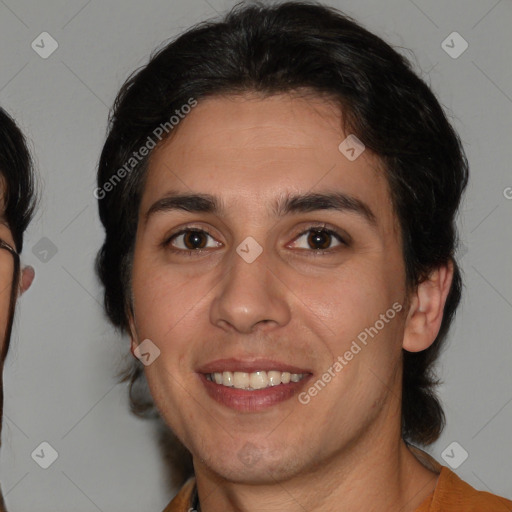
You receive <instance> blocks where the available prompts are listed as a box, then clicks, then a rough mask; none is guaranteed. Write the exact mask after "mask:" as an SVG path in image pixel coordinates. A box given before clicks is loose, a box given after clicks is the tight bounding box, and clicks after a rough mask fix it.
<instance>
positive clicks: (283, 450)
mask: <svg viewBox="0 0 512 512" xmlns="http://www.w3.org/2000/svg"><path fill="white" fill-rule="evenodd" d="M347 135H348V134H343V133H342V131H341V116H340V111H339V109H337V108H335V107H334V106H333V105H332V104H330V103H328V102H326V101H324V100H321V99H318V100H311V99H307V100H306V99H303V98H299V97H294V96H291V95H276V96H272V97H269V98H266V99H261V98H258V97H256V96H243V97H215V98H209V99H206V100H203V101H200V102H199V104H198V106H197V107H195V108H194V109H193V110H192V112H191V113H190V114H188V116H187V117H186V118H185V119H184V120H183V121H181V123H180V126H179V129H178V130H177V132H176V133H175V134H174V135H173V137H172V139H170V140H169V141H168V142H167V143H166V144H165V145H163V146H161V147H159V148H157V150H155V152H154V153H153V155H152V158H151V161H150V167H149V171H148V177H147V182H146V186H145V190H144V193H143V197H142V202H141V207H140V215H139V226H138V231H137V237H136V244H135V253H134V261H133V275H132V283H133V288H132V291H133V297H134V304H133V305H134V318H133V319H132V333H133V348H135V347H136V346H137V345H138V344H139V343H140V342H142V341H143V340H146V339H150V340H151V342H152V343H153V344H154V345H156V346H157V347H158V349H159V350H160V355H159V357H157V358H156V359H155V361H154V362H153V363H151V364H150V365H149V366H147V367H146V376H147V379H148V383H149V386H150V389H151V393H152V395H153V398H154V400H155V403H156V405H157V407H158V408H159V410H160V412H161V414H162V415H163V417H164V419H165V421H166V422H167V423H168V425H169V426H170V427H171V428H172V429H173V430H174V432H175V433H176V434H177V435H178V437H179V438H180V439H181V440H182V441H183V442H184V444H185V445H186V446H187V447H188V448H189V450H190V451H191V452H192V454H193V455H194V459H195V464H196V470H197V467H198V466H202V467H204V468H207V470H212V471H214V472H215V473H217V474H220V475H223V476H224V477H226V478H229V479H231V480H240V481H244V480H247V481H252V482H254V481H258V480H260V481H266V480H269V481H271V478H286V477H290V476H293V475H294V474H297V473H300V472H304V471H307V470H308V469H311V468H313V467H315V466H316V465H318V464H319V462H321V461H322V460H328V459H329V458H332V456H333V455H336V454H338V453H340V452H341V451H343V450H346V449H348V447H349V446H350V444H351V442H352V441H354V440H355V439H357V438H360V436H361V435H364V434H367V435H377V434H376V432H377V430H378V431H380V432H381V433H382V432H385V431H389V430H393V429H394V428H397V425H398V428H399V422H400V415H399V407H400V404H399V401H398V400H397V398H396V397H397V396H399V394H400V379H399V375H400V371H399V369H400V365H399V362H400V358H401V347H402V339H403V330H404V315H403V314H398V313H397V314H396V315H393V318H392V319H390V318H389V317H390V316H391V314H388V315H387V316H386V312H387V311H389V310H390V309H392V308H393V304H396V303H398V304H400V305H401V304H403V303H404V298H405V270H404V263H403V258H402V251H401V241H400V235H399V230H398V228H397V222H396V219H395V217H394V214H393V210H392V205H391V199H390V196H389V192H388V187H387V183H386V179H385V176H384V174H383V173H382V172H381V171H379V168H378V162H377V160H376V159H375V158H374V157H373V156H372V155H371V154H370V152H369V151H365V152H363V153H362V154H361V155H360V156H359V157H358V158H357V159H356V160H354V161H350V160H349V159H347V158H346V156H345V155H344V154H342V153H341V152H340V150H339V149H338V146H339V144H340V143H341V142H342V141H343V140H344V139H345V137H346V136H347ZM171 192H174V193H180V194H194V193H195V194H210V195H212V196H215V197H217V198H218V200H219V203H220V205H221V206H222V207H223V210H222V211H221V212H218V213H212V212H195V213H194V212H189V211H185V210H182V209H169V208H166V207H165V201H161V200H162V199H163V198H165V197H166V196H168V195H169V194H170V193H171ZM310 193H317V194H330V193H340V194H344V195H346V196H350V197H351V198H353V199H355V200H357V201H359V202H360V204H363V203H364V205H366V207H367V208H368V210H370V211H371V212H372V214H373V217H374V221H371V220H370V218H369V216H368V215H365V214H364V213H363V211H362V210H356V209H343V210H342V211H338V210H335V209H325V210H324V209H316V210H314V211H309V212H307V211H302V212H301V211H299V212H292V213H288V214H287V215H283V216H276V214H275V212H274V210H273V205H274V204H275V203H276V202H277V201H279V200H281V201H283V199H284V198H285V197H286V196H292V195H304V194H310ZM155 204H157V205H159V206H158V207H155V206H154V205H155ZM151 210H153V213H151V214H150V215H149V216H148V212H150V211H151ZM321 226H325V229H328V230H332V231H333V232H335V235H332V234H331V235H329V234H328V233H326V232H325V231H323V232H321V233H320V234H318V233H316V234H315V232H314V231H313V232H312V231H311V229H313V228H315V229H317V230H318V229H320V230H321V229H322V227H321ZM184 229H193V230H196V231H197V230H200V231H205V233H204V234H196V235H194V233H188V234H187V233H185V234H181V235H179V234H178V232H180V231H182V230H184ZM247 237H251V238H252V239H254V240H255V241H256V242H257V244H258V245H257V246H256V245H254V246H252V245H250V246H249V245H247V246H246V245H245V243H246V242H244V241H246V239H247ZM242 242H244V243H242ZM250 243H252V241H251V242H250ZM241 244H242V245H241ZM195 247H200V248H202V250H201V251H197V249H194V248H195ZM258 247H259V248H261V249H262V252H261V254H259V256H257V257H256V259H254V261H252V262H248V259H244V258H243V257H242V255H243V254H244V252H243V251H249V252H251V251H255V250H256V249H258ZM237 248H240V249H239V251H240V252H237V250H236V249H237ZM186 249H189V251H192V252H190V253H187V252H186ZM241 249H243V251H242V250H241ZM319 249H324V251H325V252H324V253H322V254H320V253H319ZM194 250H195V251H196V252H193V251H194ZM252 254H255V253H254V252H252ZM382 315H384V316H386V320H387V321H386V322H384V321H383V320H382ZM379 320H380V322H379V323H378V324H377V325H378V326H379V327H380V325H381V324H383V327H382V328H378V329H376V327H375V326H376V322H377V321H379ZM370 327H373V328H374V331H371V332H375V329H376V330H377V332H378V333H377V334H376V335H374V336H373V337H370V336H367V343H366V345H363V344H362V343H361V342H359V343H358V345H359V346H360V350H359V351H358V352H357V353H356V354H354V352H356V350H357V349H355V348H354V345H353V341H354V340H356V341H357V340H358V335H360V334H361V333H362V332H364V331H365V329H369V328H370ZM359 339H361V338H359ZM351 350H352V354H353V357H352V358H350V360H347V359H348V358H347V357H344V356H345V354H346V353H347V351H349V352H350V351H351ZM339 357H341V358H342V359H343V361H344V362H345V364H343V365H342V369H341V370H339V366H336V368H337V369H338V371H336V370H333V364H334V363H335V361H337V360H338V362H339ZM262 360H265V361H262ZM219 361H220V362H219ZM258 361H259V362H258ZM251 362H256V363H255V364H253V365H252V366H251ZM340 364H341V363H340ZM222 365H224V366H225V367H226V370H228V369H229V370H235V369H236V368H235V367H236V366H237V365H239V366H240V368H241V369H245V370H248V369H249V368H252V369H253V370H256V368H255V366H261V368H258V369H260V370H272V369H274V370H277V369H279V368H285V369H286V368H290V369H292V368H294V369H295V370H296V371H297V373H299V372H300V373H302V372H304V374H305V375H306V377H305V378H304V379H303V380H302V381H300V382H298V383H296V384H293V385H292V386H293V387H294V390H293V392H291V393H288V392H283V396H284V395H286V396H284V398H285V399H283V396H281V397H280V398H279V396H278V399H277V400H276V396H277V395H276V393H275V392H274V394H273V395H272V394H268V393H267V394H265V391H257V392H253V393H259V394H260V396H261V397H262V398H260V399H255V400H251V399H250V398H247V396H248V393H251V392H250V391H242V392H240V393H238V394H237V392H231V395H230V394H229V392H227V393H228V395H226V394H225V393H224V392H223V391H222V390H221V391H220V392H219V393H217V392H216V391H215V390H213V391H212V388H213V386H218V385H217V384H214V383H211V382H209V381H208V379H207V377H205V373H207V370H211V369H214V368H217V369H219V370H220V369H221V368H220V367H221V366H222ZM329 369H331V375H332V374H333V373H334V375H335V376H334V377H332V378H331V380H330V381H329V382H328V383H327V384H326V385H325V387H322V388H321V390H320V391H318V392H317V393H316V394H315V396H311V394H309V393H307V394H308V396H309V397H310V400H309V401H308V403H307V404H305V403H304V402H305V401H306V400H305V399H303V400H302V401H300V400H299V394H300V393H301V392H302V393H304V392H308V390H309V389H310V388H311V386H313V384H314V383H315V382H317V381H318V379H321V378H322V375H324V374H325V372H328V370H329ZM292 373H293V372H292ZM281 386H283V385H281ZM275 387H276V388H277V386H275ZM216 389H217V390H218V388H216ZM390 390H391V391H390ZM223 393H224V394H223ZM213 396H217V399H215V398H213ZM254 396H257V395H254ZM304 396H305V395H304V394H302V397H303V398H304ZM390 411H391V413H390ZM386 429H387V430H386ZM269 475H272V477H270V476H269Z"/></svg>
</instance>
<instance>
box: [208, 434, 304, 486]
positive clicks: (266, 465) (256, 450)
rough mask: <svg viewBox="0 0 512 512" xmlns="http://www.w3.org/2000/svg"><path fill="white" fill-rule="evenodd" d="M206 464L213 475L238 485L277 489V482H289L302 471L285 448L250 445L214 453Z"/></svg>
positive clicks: (213, 451) (295, 458) (296, 460)
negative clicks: (269, 486)
mask: <svg viewBox="0 0 512 512" xmlns="http://www.w3.org/2000/svg"><path fill="white" fill-rule="evenodd" d="M203 449H204V447H203ZM217 452H219V453H217ZM212 454H213V455H212ZM202 460H203V464H204V465H206V466H207V467H208V470H209V471H212V472H214V473H215V474H217V475H219V476H220V477H222V478H223V479H225V480H227V481H229V482H234V483H238V484H252V485H265V484H269V485H275V483H276V481H284V480H287V479H289V478H291V477H293V476H294V475H295V474H296V473H300V472H301V470H302V464H301V461H299V460H298V458H297V453H286V450H283V449H282V447H281V449H276V450H271V449H270V448H269V447H261V446H256V445H255V444H253V443H251V442H250V441H247V442H246V443H245V444H243V445H242V447H241V448H240V449H238V450H234V449H233V446H232V447H231V448H230V449H227V450H212V451H210V452H209V455H208V456H207V457H204V458H203V459H202Z"/></svg>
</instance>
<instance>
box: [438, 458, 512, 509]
mask: <svg viewBox="0 0 512 512" xmlns="http://www.w3.org/2000/svg"><path fill="white" fill-rule="evenodd" d="M432 505H433V507H432V509H431V510H432V511H433V512H434V511H439V512H442V511H443V510H464V512H512V501H510V500H508V499H506V498H502V497H501V496H497V495H495V494H491V493H489V492H486V491H478V490H476V489H475V488H474V487H471V485H469V484H468V483H467V482H464V481H463V480H461V478H459V477H458V476H457V475H456V474H455V473H454V472H453V471H452V470H451V469H449V468H447V467H446V466H443V467H442V469H441V474H440V476H439V482H438V485H437V487H436V489H435V491H434V495H433V498H432Z"/></svg>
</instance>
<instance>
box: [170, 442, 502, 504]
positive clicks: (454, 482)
mask: <svg viewBox="0 0 512 512" xmlns="http://www.w3.org/2000/svg"><path fill="white" fill-rule="evenodd" d="M409 448H410V449H411V451H412V452H413V453H414V455H416V456H417V457H418V459H421V462H423V463H425V465H427V466H429V467H430V468H434V470H435V471H436V472H438V473H439V478H438V480H437V484H436V487H435V489H434V491H433V492H432V493H431V494H430V496H428V497H427V498H426V499H425V500H424V501H423V503H422V504H421V505H420V506H419V507H418V508H417V509H416V511H415V512H512V501H510V500H507V499H505V498H501V497H499V496H496V495H494V494H491V493H488V492H484V491H477V490H476V489H474V488H473V487H471V486H470V485H469V484H467V483H466V482H464V481H463V480H461V479H460V478H459V477H458V476H457V475H456V474H455V473H454V472H453V471H452V470H451V469H449V468H448V467H446V466H441V464H439V463H438V462H437V461H436V460H435V459H434V458H432V457H431V456H430V455H428V454H427V453H425V452H423V451H422V450H419V449H418V448H415V447H413V446H409ZM194 490H195V479H194V478H190V479H189V480H187V482H186V483H185V485H184V486H183V487H182V488H181V490H180V491H179V492H178V494H177V495H176V497H175V498H174V499H173V500H172V501H171V503H169V505H168V506H167V507H166V508H165V510H164V512H189V511H190V512H192V510H193V504H192V496H193V493H194Z"/></svg>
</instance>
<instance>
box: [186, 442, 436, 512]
mask: <svg viewBox="0 0 512 512" xmlns="http://www.w3.org/2000/svg"><path fill="white" fill-rule="evenodd" d="M194 466H195V468H196V482H197V489H198V493H199V501H200V506H201V512H214V511H217V510H223V511H225V512H231V511H233V512H234V511H237V512H241V511H253V510H266V511H269V512H270V511H274V510H275V511H280V512H288V511H290V512H291V511H294V512H296V511H297V510H307V511H309V512H320V511H322V512H330V511H332V512H356V511H363V510H364V511H365V512H377V511H379V512H385V511H389V512H392V511H393V512H396V511H397V510H400V512H413V511H414V510H416V509H417V508H418V507H419V506H420V504H421V503H422V502H423V501H424V500H425V499H426V497H427V496H428V495H429V494H431V493H432V491H433V490H434V488H435V485H436V483H437V478H438V476H439V475H438V474H437V473H436V472H434V471H432V470H430V469H428V468H426V467H425V466H423V465H422V464H421V463H420V462H419V461H418V460H417V459H416V457H415V456H414V455H413V454H412V453H411V451H410V450H409V449H408V448H407V446H406V444H405V443H404V442H403V441H402V439H401V438H400V436H394V437H390V438H388V439H387V440H386V441H385V442H383V439H382V435H381V436H380V437H379V438H377V437H375V436H369V437H368V440H367V442H363V441H361V440H359V441H358V442H356V443H354V445H353V446H352V447H350V448H345V449H344V450H343V451H342V452H340V453H336V454H334V455H333V456H332V457H330V458H329V459H324V460H322V462H321V463H320V464H319V463H316V464H314V466H313V467H311V468H309V469H308V471H301V472H300V474H297V475H296V476H294V477H292V478H289V479H287V480H286V481H278V480H277V479H276V480H273V481H272V482H271V483H270V484H263V485H261V484H260V485H254V484H251V483H250V482H249V483H245V482H244V483H239V482H230V481H227V480H225V479H223V478H222V477H220V476H219V475H218V474H215V473H213V472H211V470H209V468H207V467H206V466H204V465H202V464H201V463H200V462H199V463H198V461H194Z"/></svg>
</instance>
